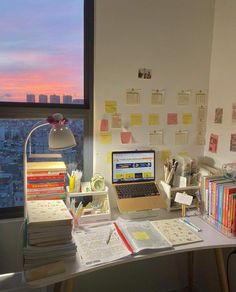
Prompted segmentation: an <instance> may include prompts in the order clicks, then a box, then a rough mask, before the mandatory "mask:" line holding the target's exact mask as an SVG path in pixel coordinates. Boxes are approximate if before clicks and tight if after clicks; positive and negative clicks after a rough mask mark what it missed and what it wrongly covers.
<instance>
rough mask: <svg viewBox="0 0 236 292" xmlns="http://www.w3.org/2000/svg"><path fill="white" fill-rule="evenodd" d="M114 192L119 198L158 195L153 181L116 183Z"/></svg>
mask: <svg viewBox="0 0 236 292" xmlns="http://www.w3.org/2000/svg"><path fill="white" fill-rule="evenodd" d="M116 192H117V195H118V198H119V199H124V198H136V197H148V196H156V195H159V191H158V189H157V186H156V184H155V183H143V184H142V183H136V184H127V185H116Z"/></svg>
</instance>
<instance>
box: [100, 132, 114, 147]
mask: <svg viewBox="0 0 236 292" xmlns="http://www.w3.org/2000/svg"><path fill="white" fill-rule="evenodd" d="M99 142H100V144H111V142H112V135H111V132H104V133H102V132H101V133H99Z"/></svg>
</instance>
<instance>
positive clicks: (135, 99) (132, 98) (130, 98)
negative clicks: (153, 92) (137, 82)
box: [126, 89, 140, 105]
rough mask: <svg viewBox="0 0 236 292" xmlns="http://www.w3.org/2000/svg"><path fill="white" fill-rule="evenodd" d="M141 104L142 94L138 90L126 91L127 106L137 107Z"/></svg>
mask: <svg viewBox="0 0 236 292" xmlns="http://www.w3.org/2000/svg"><path fill="white" fill-rule="evenodd" d="M139 103H140V94H139V91H138V90H136V89H131V90H130V89H128V90H127V91H126V104H130V105H135V104H139Z"/></svg>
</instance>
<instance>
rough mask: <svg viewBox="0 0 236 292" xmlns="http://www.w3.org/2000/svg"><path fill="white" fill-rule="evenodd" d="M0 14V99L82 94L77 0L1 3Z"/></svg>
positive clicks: (80, 5)
mask: <svg viewBox="0 0 236 292" xmlns="http://www.w3.org/2000/svg"><path fill="white" fill-rule="evenodd" d="M13 4H14V5H13ZM35 11H37V13H35ZM0 16H1V23H2V25H1V26H0V35H1V46H0V84H1V88H0V101H7V102H9V101H13V102H25V100H26V98H25V97H26V95H27V93H31V92H34V94H36V95H39V94H41V93H42V92H43V93H44V94H46V95H53V94H56V95H60V96H63V95H65V93H70V95H72V96H80V97H82V96H84V93H83V91H84V89H83V0H68V1H64V0H51V1H47V0H38V1H34V0H14V3H13V2H12V1H9V0H2V1H1V10H0Z"/></svg>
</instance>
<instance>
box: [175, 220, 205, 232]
mask: <svg viewBox="0 0 236 292" xmlns="http://www.w3.org/2000/svg"><path fill="white" fill-rule="evenodd" d="M179 221H180V222H182V223H184V224H186V225H187V226H188V227H189V228H191V229H193V230H194V231H197V232H199V231H201V228H199V227H198V226H196V225H195V224H193V223H192V222H190V221H189V220H187V219H184V218H180V219H179Z"/></svg>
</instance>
